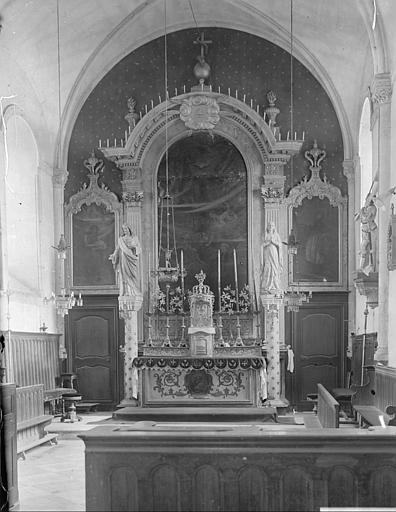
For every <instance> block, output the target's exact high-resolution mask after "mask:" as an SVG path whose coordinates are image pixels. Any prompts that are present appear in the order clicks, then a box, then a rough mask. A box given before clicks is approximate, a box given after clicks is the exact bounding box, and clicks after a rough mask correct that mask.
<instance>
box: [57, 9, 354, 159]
mask: <svg viewBox="0 0 396 512" xmlns="http://www.w3.org/2000/svg"><path fill="white" fill-rule="evenodd" d="M160 1H161V0H149V1H147V2H145V4H144V5H141V6H139V7H137V8H136V9H135V10H133V11H132V12H131V13H130V14H129V15H128V16H127V17H126V18H125V19H124V20H123V21H122V22H121V23H120V24H119V25H118V26H117V27H115V28H114V30H113V31H112V32H111V33H110V34H109V35H108V36H107V37H106V38H105V39H104V40H103V42H102V43H101V44H100V45H99V46H98V47H97V48H96V50H95V51H94V52H93V53H92V55H91V56H90V58H89V59H88V61H87V63H86V65H85V66H84V67H83V69H82V70H81V72H80V74H79V76H78V77H77V79H76V82H75V84H74V86H73V88H72V90H71V91H70V94H69V97H68V99H67V102H66V105H65V109H64V115H63V127H64V132H63V141H62V144H61V145H60V147H61V148H62V154H61V155H57V156H58V157H59V158H58V159H57V160H55V161H56V162H59V166H60V167H61V168H66V161H67V148H68V142H69V140H70V136H71V132H72V129H73V126H74V123H75V121H76V119H77V115H78V113H79V111H80V110H81V108H82V105H83V104H84V102H85V100H86V99H87V98H88V96H89V94H90V93H91V92H92V90H93V89H94V87H95V86H96V85H97V84H98V83H99V81H100V80H101V78H102V77H103V76H105V75H106V73H107V72H109V71H110V69H111V68H112V67H113V66H114V64H115V63H116V62H118V61H119V60H121V59H122V58H123V57H125V56H126V55H127V54H128V53H130V52H132V51H133V50H135V49H137V48H138V47H140V46H142V45H143V44H145V43H147V42H149V41H151V40H153V39H155V38H156V37H160V36H162V35H163V33H164V27H163V21H162V19H161V17H160V16H158V12H157V10H156V9H157V4H159V3H160ZM224 4H227V9H226V11H227V16H228V18H227V20H226V21H224V20H222V17H221V16H220V14H219V17H218V18H216V19H215V26H216V27H223V28H231V29H237V30H241V31H244V32H247V33H250V34H253V35H256V36H258V37H262V38H268V39H269V40H271V37H272V38H273V39H274V41H276V44H277V45H278V46H280V47H282V48H283V49H285V50H289V47H290V32H289V31H288V30H286V29H284V28H283V27H282V26H281V25H279V24H278V23H276V22H275V21H274V20H273V19H272V18H270V17H269V16H267V15H265V14H264V13H263V12H262V11H260V10H258V9H254V8H253V7H252V6H251V5H250V6H248V5H247V4H245V2H235V1H234V0H224V1H222V2H216V3H212V5H216V8H217V9H220V10H221V12H222V13H223V15H224V12H225V9H224V7H225V6H224ZM176 13H177V16H176V17H174V18H173V19H172V20H170V21H169V22H168V23H169V26H168V28H167V29H168V32H170V31H177V30H181V29H185V28H194V23H193V20H191V19H190V18H191V16H189V17H188V19H187V18H183V17H182V16H186V15H184V14H183V9H179V10H177V9H176ZM247 15H249V16H250V17H249V20H246V19H245V20H244V19H243V17H244V16H247ZM208 23H209V24H213V18H212V19H211V20H206V19H203V20H200V25H201V26H204V25H208ZM131 34H134V39H133V41H131V37H130V35H131ZM120 48H121V50H120ZM294 55H295V57H296V58H298V59H299V60H300V62H301V63H302V64H303V65H304V66H305V67H306V68H307V69H308V70H309V71H310V72H311V74H312V75H313V76H315V78H316V79H317V80H318V81H319V82H320V83H321V85H322V86H323V88H324V89H325V91H326V93H327V94H328V96H329V98H330V100H331V102H332V104H333V106H334V109H335V111H336V114H337V117H338V120H339V124H340V127H341V132H342V137H343V145H344V157H345V159H351V158H353V155H354V150H353V141H352V136H351V129H350V125H349V121H348V118H347V115H346V112H345V109H344V107H343V104H342V101H341V98H340V96H339V95H338V92H337V90H336V88H335V86H334V84H333V82H332V80H331V78H330V76H329V75H328V73H327V72H326V70H325V68H324V66H322V64H321V63H320V62H319V60H318V59H317V58H316V57H315V56H314V55H313V54H312V53H311V52H310V51H309V50H308V49H307V48H306V47H305V46H304V45H303V44H302V43H301V42H300V41H298V40H295V41H294ZM104 63H105V64H104ZM58 150H59V148H58Z"/></svg>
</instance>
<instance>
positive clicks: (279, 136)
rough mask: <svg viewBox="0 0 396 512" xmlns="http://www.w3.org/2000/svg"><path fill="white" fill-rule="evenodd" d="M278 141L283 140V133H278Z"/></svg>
mask: <svg viewBox="0 0 396 512" xmlns="http://www.w3.org/2000/svg"><path fill="white" fill-rule="evenodd" d="M278 140H281V133H280V132H279V133H278Z"/></svg>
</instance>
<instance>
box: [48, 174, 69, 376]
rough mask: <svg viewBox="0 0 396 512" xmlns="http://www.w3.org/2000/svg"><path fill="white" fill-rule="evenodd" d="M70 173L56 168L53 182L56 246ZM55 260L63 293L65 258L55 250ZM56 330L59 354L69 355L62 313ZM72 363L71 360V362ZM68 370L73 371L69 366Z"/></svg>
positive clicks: (62, 225)
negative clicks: (60, 256) (58, 255)
mask: <svg viewBox="0 0 396 512" xmlns="http://www.w3.org/2000/svg"><path fill="white" fill-rule="evenodd" d="M68 175H69V173H68V171H67V170H66V169H54V172H53V176H52V182H53V187H54V209H53V212H54V246H57V245H58V242H59V239H60V237H61V235H63V234H64V232H65V218H64V207H63V205H64V202H65V201H64V189H65V183H66V180H67V177H68ZM54 260H55V264H54V265H55V283H54V284H55V295H57V296H59V295H61V291H62V290H63V289H64V288H65V267H64V265H65V260H64V259H62V258H58V257H57V255H56V252H55V251H54ZM56 330H57V332H58V334H60V335H61V336H60V337H59V354H60V355H62V358H64V357H67V352H66V347H65V320H64V317H63V316H62V315H56ZM69 364H70V362H69ZM67 371H71V368H68V370H67Z"/></svg>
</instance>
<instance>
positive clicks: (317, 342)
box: [286, 293, 347, 410]
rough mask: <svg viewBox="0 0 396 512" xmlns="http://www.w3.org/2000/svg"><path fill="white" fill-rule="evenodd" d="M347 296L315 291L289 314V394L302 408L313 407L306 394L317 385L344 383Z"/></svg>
mask: <svg viewBox="0 0 396 512" xmlns="http://www.w3.org/2000/svg"><path fill="white" fill-rule="evenodd" d="M346 300H347V295H346V294H341V293H340V294H330V293H329V294H327V293H326V294H314V297H313V298H312V300H311V301H310V303H309V304H306V305H304V306H302V307H301V308H300V310H299V311H298V312H297V313H287V324H286V343H287V344H290V345H291V346H292V348H293V351H294V362H295V368H294V372H293V373H292V374H289V376H288V386H287V387H288V388H289V389H288V390H287V397H288V398H289V400H290V401H291V402H292V404H293V405H294V406H296V407H297V408H298V409H299V410H307V409H312V402H309V401H308V400H307V395H308V394H311V393H317V384H318V383H320V384H323V385H324V386H325V387H326V388H327V389H329V390H330V389H332V388H335V387H341V386H343V384H344V378H345V364H346V336H347V303H346Z"/></svg>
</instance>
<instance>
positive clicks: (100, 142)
mask: <svg viewBox="0 0 396 512" xmlns="http://www.w3.org/2000/svg"><path fill="white" fill-rule="evenodd" d="M99 147H100V148H101V147H102V139H99Z"/></svg>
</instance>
